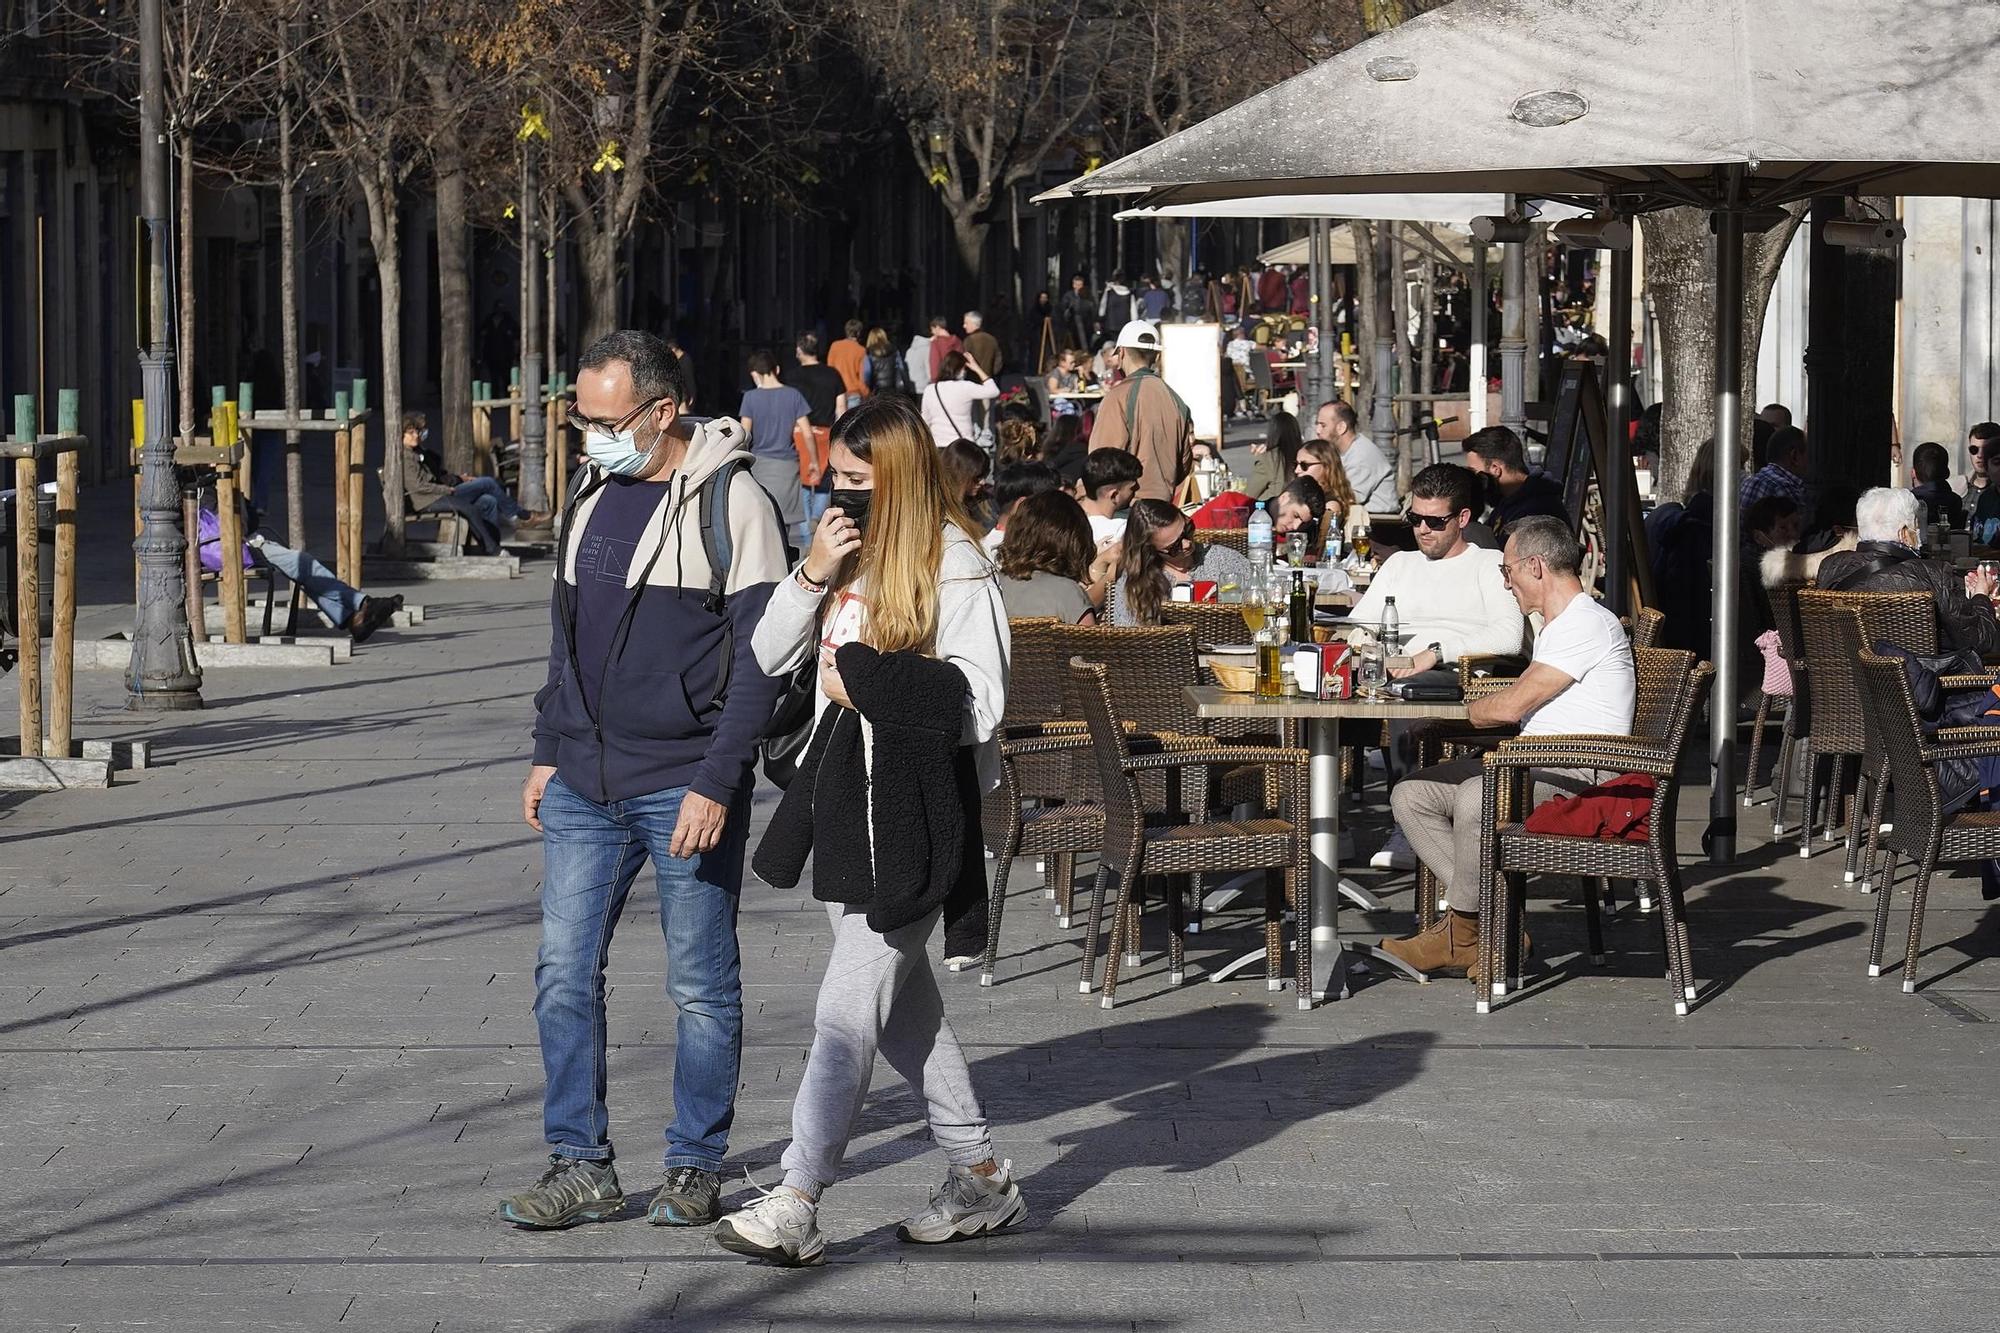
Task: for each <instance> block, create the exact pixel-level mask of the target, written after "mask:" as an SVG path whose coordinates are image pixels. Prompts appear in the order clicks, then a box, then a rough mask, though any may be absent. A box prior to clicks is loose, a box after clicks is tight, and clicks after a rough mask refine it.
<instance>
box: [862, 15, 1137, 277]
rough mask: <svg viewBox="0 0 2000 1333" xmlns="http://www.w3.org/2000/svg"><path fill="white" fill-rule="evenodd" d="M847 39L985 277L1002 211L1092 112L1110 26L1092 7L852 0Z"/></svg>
mask: <svg viewBox="0 0 2000 1333" xmlns="http://www.w3.org/2000/svg"><path fill="white" fill-rule="evenodd" d="M844 4H845V14H846V18H847V29H848V37H849V40H850V42H851V43H852V45H853V46H854V49H855V50H856V51H857V52H858V53H859V54H860V56H861V58H862V60H863V62H864V64H865V65H866V66H867V67H868V68H869V70H870V72H871V73H872V74H873V75H874V76H875V78H876V79H877V80H879V82H880V83H881V85H882V88H883V91H884V93H885V94H886V95H887V97H888V99H889V101H890V103H891V105H892V107H893V108H894V109H895V112H896V115H897V118H898V119H899V120H900V121H901V122H902V125H903V130H904V135H905V138H906V139H907V141H908V143H909V147H910V155H911V157H912V158H913V159H914V160H915V161H916V164H917V166H918V168H919V169H920V170H923V171H926V172H928V173H929V175H930V179H931V181H932V183H933V184H935V185H936V186H937V190H938V198H939V201H940V202H941V203H942V204H943V205H944V210H945V213H946V214H947V215H948V216H949V217H950V218H951V226H952V236H953V239H954V240H955V241H956V243H957V248H958V257H959V259H960V261H961V262H962V263H963V264H964V265H965V268H966V269H967V270H968V271H969V272H970V273H971V274H972V275H973V276H974V279H975V281H976V280H977V278H978V276H979V271H980V257H981V255H982V254H983V252H984V251H985V248H986V233H987V230H988V229H989V227H990V226H991V223H992V215H993V210H994V208H995V206H996V205H997V204H998V203H999V202H1000V201H1001V200H1002V199H1003V198H1004V197H1005V195H1006V193H1007V192H1008V191H1010V190H1012V189H1013V188H1014V187H1015V186H1017V185H1019V184H1021V183H1022V182H1024V181H1029V180H1032V179H1034V177H1035V176H1036V174H1037V173H1039V172H1040V170H1041V168H1042V164H1043V163H1044V162H1046V161H1048V160H1049V158H1050V157H1051V156H1052V155H1053V154H1054V153H1055V151H1056V150H1057V148H1058V147H1059V146H1060V145H1061V144H1062V142H1063V141H1064V140H1065V139H1067V138H1068V137H1069V136H1070V135H1071V133H1072V132H1073V131H1074V129H1075V128H1076V126H1077V124H1078V123H1079V122H1080V121H1081V120H1082V119H1083V118H1084V117H1085V115H1086V114H1088V113H1089V111H1090V109H1091V106H1092V103H1093V101H1094V98H1093V97H1092V95H1091V85H1092V82H1093V80H1094V79H1095V78H1096V76H1097V75H1098V74H1099V73H1100V72H1101V71H1102V67H1103V60H1104V56H1103V52H1104V49H1105V44H1106V42H1107V41H1109V40H1110V38H1111V37H1112V35H1113V34H1112V32H1111V31H1110V28H1109V26H1108V25H1099V24H1095V23H1092V22H1089V21H1088V19H1089V14H1090V10H1089V7H1088V6H1087V5H1086V4H1085V3H1083V0H1056V2H1055V3H1049V4H1044V5H1039V6H1034V7H1015V6H1009V5H1004V4H1000V3H998V2H997V0H844Z"/></svg>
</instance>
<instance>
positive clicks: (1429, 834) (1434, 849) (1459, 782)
mask: <svg viewBox="0 0 2000 1333" xmlns="http://www.w3.org/2000/svg"><path fill="white" fill-rule="evenodd" d="M1484 773H1485V769H1484V768H1483V767H1482V766H1481V764H1480V761H1479V757H1478V756H1477V755H1474V756H1471V757H1469V758H1465V759H1454V760H1452V761H1451V762H1449V763H1444V764H1437V765H1434V766H1432V767H1430V768H1425V769H1419V770H1418V771H1417V772H1415V773H1412V774H1411V775H1410V776H1409V777H1406V778H1404V779H1403V780H1402V781H1401V782H1398V783H1397V784H1396V786H1395V788H1394V789H1393V790H1392V791H1391V792H1390V793H1389V808H1390V809H1391V810H1392V811H1394V812H1395V815H1396V827H1398V828H1400V829H1402V830H1403V836H1404V837H1406V838H1408V839H1409V840H1410V850H1412V851H1414V852H1415V853H1416V854H1417V859H1418V860H1419V861H1422V862H1423V863H1424V864H1425V865H1426V866H1429V867H1430V871H1431V873H1432V874H1433V875H1436V876H1437V877H1438V882H1439V883H1440V884H1442V885H1444V901H1445V905H1446V906H1448V907H1450V908H1451V910H1452V911H1454V912H1470V913H1474V914H1477V913H1478V911H1479V868H1480V860H1479V821H1480V820H1481V819H1483V818H1485V800H1486V790H1485V778H1484V776H1483V775H1484ZM1533 775H1534V779H1535V781H1534V794H1533V796H1532V797H1531V798H1530V799H1531V800H1532V801H1533V802H1534V803H1535V804H1536V805H1539V804H1541V803H1542V802H1543V801H1546V800H1548V799H1549V797H1551V796H1556V795H1560V794H1562V793H1564V792H1574V791H1581V790H1583V789H1584V788H1585V787H1588V786H1589V785H1590V784H1591V783H1593V782H1596V781H1598V776H1597V774H1596V773H1594V772H1592V771H1591V770H1590V769H1587V768H1538V769H1535V770H1533ZM1526 814H1527V812H1526V811H1521V812H1519V814H1518V815H1517V817H1518V818H1526Z"/></svg>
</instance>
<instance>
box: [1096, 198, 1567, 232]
mask: <svg viewBox="0 0 2000 1333" xmlns="http://www.w3.org/2000/svg"><path fill="white" fill-rule="evenodd" d="M1506 211H1507V199H1506V196H1504V195H1498V194H1271V195H1257V196H1250V197H1245V198H1240V199H1217V200H1209V201H1207V202H1204V203H1196V204H1159V205H1147V204H1141V205H1138V206H1136V207H1132V208H1127V209H1123V210H1121V211H1120V212H1119V214H1118V218H1119V221H1121V222H1144V221H1147V220H1151V219H1158V218H1249V219H1258V218H1295V219H1307V218H1358V219H1361V220H1364V221H1372V220H1380V221H1388V222H1437V223H1446V224H1450V225H1453V226H1457V227H1466V226H1469V225H1470V224H1471V222H1472V219H1474V218H1476V217H1482V216H1486V217H1496V216H1498V215H1500V214H1502V213H1505V212H1506ZM1533 211H1534V213H1535V215H1536V216H1537V217H1539V218H1541V219H1542V220H1543V221H1555V220H1558V219H1561V218H1573V217H1580V216H1582V215H1583V213H1584V212H1585V211H1586V210H1584V209H1580V208H1571V207H1569V206H1568V205H1565V204H1542V205H1536V206H1533Z"/></svg>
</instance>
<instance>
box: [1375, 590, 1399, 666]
mask: <svg viewBox="0 0 2000 1333" xmlns="http://www.w3.org/2000/svg"><path fill="white" fill-rule="evenodd" d="M1401 629H1402V625H1401V624H1400V623H1399V620H1398V617H1397V615H1396V599H1395V598H1393V597H1390V598H1386V599H1384V600H1383V602H1382V629H1381V633H1380V635H1379V636H1378V637H1380V638H1381V640H1382V652H1383V655H1384V656H1388V657H1393V656H1395V655H1396V644H1397V641H1398V640H1399V639H1400V638H1401V637H1402V636H1401V633H1400V631H1401Z"/></svg>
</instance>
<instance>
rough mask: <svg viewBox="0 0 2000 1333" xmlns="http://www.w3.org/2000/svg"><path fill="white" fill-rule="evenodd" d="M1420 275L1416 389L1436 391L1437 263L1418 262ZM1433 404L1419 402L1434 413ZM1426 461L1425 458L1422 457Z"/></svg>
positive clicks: (1435, 405) (1429, 391)
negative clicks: (1420, 303)
mask: <svg viewBox="0 0 2000 1333" xmlns="http://www.w3.org/2000/svg"><path fill="white" fill-rule="evenodd" d="M1422 269H1423V276H1422V278H1421V279H1420V280H1419V282H1418V285H1417V294H1418V299H1419V300H1420V301H1422V302H1423V304H1422V305H1421V306H1420V307H1419V308H1418V310H1417V392H1418V393H1436V392H1437V341H1438V326H1437V265H1436V264H1434V263H1432V262H1431V261H1430V259H1428V258H1426V259H1425V260H1424V262H1423V265H1422ZM1436 407H1437V404H1435V403H1425V404H1423V410H1424V411H1425V412H1434V411H1435V409H1436ZM1425 461H1426V462H1428V461H1429V460H1428V458H1426V460H1425Z"/></svg>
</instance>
